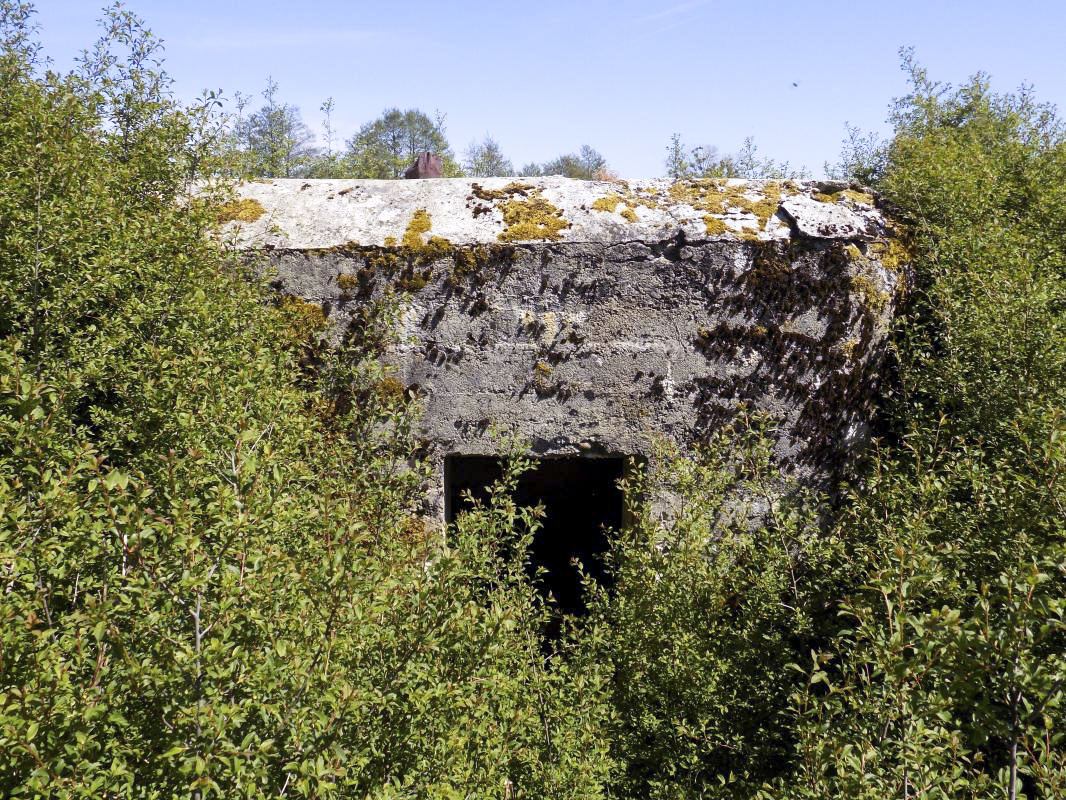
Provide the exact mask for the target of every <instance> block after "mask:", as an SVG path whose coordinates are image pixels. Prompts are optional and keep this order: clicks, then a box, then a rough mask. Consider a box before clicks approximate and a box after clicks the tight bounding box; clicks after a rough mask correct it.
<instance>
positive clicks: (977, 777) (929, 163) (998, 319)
mask: <svg viewBox="0 0 1066 800" xmlns="http://www.w3.org/2000/svg"><path fill="white" fill-rule="evenodd" d="M904 68H905V69H906V70H907V71H908V72H909V74H910V77H911V82H912V92H911V94H909V95H908V96H907V97H904V98H902V99H901V100H899V101H897V103H896V105H895V109H894V112H893V121H894V123H895V127H896V132H895V136H894V138H893V139H892V140H891V141H890V142H889V143H888V144H887V145H886V148H885V150H884V151H883V152H882V153H881V154H879V156H878V158H879V159H882V161H883V165H884V166H883V172H882V174H881V177H880V179H879V188H880V189H881V190H882V191H883V192H884V194H885V197H886V199H887V200H888V201H890V202H891V204H892V205H893V206H894V208H895V213H896V214H897V215H898V216H899V218H900V219H901V220H903V221H904V222H905V223H906V224H907V229H908V231H909V233H910V237H911V250H912V252H913V254H914V257H915V259H914V285H913V287H912V290H911V298H912V301H911V304H910V308H909V309H908V312H907V314H906V316H905V317H904V318H903V319H902V320H901V324H900V332H899V336H898V347H897V358H898V373H899V381H898V388H897V391H896V392H895V394H894V396H893V397H891V398H890V399H889V400H888V402H887V404H886V411H887V414H888V417H889V424H888V425H887V426H886V433H887V434H888V436H887V438H886V439H885V441H884V442H883V443H882V446H881V447H880V448H879V449H878V450H877V451H876V453H875V459H874V460H875V463H874V469H873V471H872V473H871V474H870V475H869V477H868V478H867V480H866V481H865V483H864V484H863V485H862V486H861V488H859V489H857V490H856V491H855V493H854V496H853V498H852V502H851V503H850V504H849V505H848V507H847V509H846V513H844V514H843V515H842V517H841V519H840V522H839V526H838V527H839V531H840V534H839V535H840V536H841V537H847V540H848V541H849V542H850V543H851V546H852V547H853V548H854V564H855V569H856V571H857V574H859V575H862V576H864V581H863V583H864V585H863V586H861V587H859V588H855V589H853V590H851V591H849V592H847V593H846V594H845V595H844V596H843V598H842V601H841V609H842V613H843V614H844V615H845V620H846V624H845V626H844V628H843V629H842V631H841V632H840V634H839V635H838V637H837V639H836V641H835V642H834V643H833V644H832V646H830V647H828V648H826V649H825V650H824V651H823V652H820V653H817V654H816V655H815V657H814V665H813V668H812V670H811V672H810V687H809V689H808V690H807V691H805V692H802V693H799V694H798V695H797V696H796V699H795V708H796V711H797V712H798V715H799V716H798V719H799V721H800V731H801V734H800V735H801V739H802V746H801V748H800V752H801V757H800V758H799V759H798V761H797V775H796V776H795V778H794V780H793V781H792V782H790V783H789V784H788V789H787V791H785V790H784V789H782V788H781V787H778V793H781V792H782V791H785V793H786V794H788V795H790V796H804V797H806V796H810V797H825V796H830V795H832V796H839V795H846V796H850V797H871V798H873V797H887V796H902V797H918V796H921V797H992V796H995V797H1002V796H1004V794H1006V795H1007V796H1008V797H1011V798H1013V797H1016V796H1020V795H1025V796H1028V797H1031V798H1051V797H1058V796H1061V795H1062V793H1063V791H1064V780H1066V771H1064V766H1066V764H1064V761H1063V755H1062V752H1061V737H1062V735H1063V726H1064V724H1066V719H1064V715H1063V710H1064V709H1063V692H1062V690H1063V682H1064V680H1066V658H1064V655H1066V649H1064V645H1066V639H1064V630H1063V601H1064V589H1066V573H1064V563H1066V562H1064V560H1063V556H1064V551H1063V545H1064V533H1066V529H1064V520H1066V515H1064V514H1063V511H1064V506H1066V493H1064V492H1066V489H1064V483H1063V477H1064V475H1066V416H1064V414H1063V401H1064V399H1066V380H1064V378H1066V330H1064V327H1066V326H1064V310H1066V270H1064V268H1063V264H1066V229H1064V228H1063V226H1062V225H1061V224H1060V222H1059V221H1061V220H1062V219H1063V218H1064V214H1066V191H1064V189H1063V187H1064V185H1066V138H1064V131H1063V126H1062V123H1061V122H1060V121H1059V120H1058V118H1057V117H1056V115H1055V112H1054V110H1053V109H1052V108H1049V107H1046V106H1041V105H1038V104H1037V103H1036V102H1035V101H1034V100H1033V98H1032V95H1031V94H1030V92H1029V91H1028V90H1022V91H1020V92H1018V93H1015V94H1007V95H999V94H995V93H993V92H992V91H991V90H990V89H989V86H988V83H987V79H986V78H985V77H984V76H981V75H978V76H976V77H974V78H973V79H972V80H971V81H970V82H969V83H968V84H966V85H964V86H961V87H958V88H952V87H949V86H943V85H940V84H937V83H934V82H932V81H930V80H929V79H928V77H927V75H926V73H925V71H924V70H923V69H921V67H920V66H918V65H917V64H916V63H915V62H914V60H913V56H912V55H911V54H910V53H905V54H904Z"/></svg>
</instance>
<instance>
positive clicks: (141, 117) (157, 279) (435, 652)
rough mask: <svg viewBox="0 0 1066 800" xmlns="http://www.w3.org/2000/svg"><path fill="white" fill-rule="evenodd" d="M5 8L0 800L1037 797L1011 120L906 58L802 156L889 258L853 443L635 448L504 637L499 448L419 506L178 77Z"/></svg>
mask: <svg viewBox="0 0 1066 800" xmlns="http://www.w3.org/2000/svg"><path fill="white" fill-rule="evenodd" d="M31 19H32V17H31V9H30V8H29V7H28V6H27V5H26V4H25V3H22V2H19V1H18V0H0V45H2V52H0V293H2V297H0V585H2V590H0V791H2V793H3V794H4V795H5V796H12V797H31V796H33V797H38V796H55V797H74V796H79V797H98V796H140V797H171V796H196V797H207V796H210V795H218V796H227V797H230V796H232V797H238V796H265V795H274V796H301V797H319V796H340V797H381V798H385V797H553V798H555V797H575V798H576V797H581V798H585V797H607V796H611V797H630V798H649V797H650V798H697V797H699V798H709V797H721V798H743V797H749V798H754V797H764V798H766V797H782V798H790V797H797V798H798V797H807V798H829V797H839V796H846V797H868V798H883V797H901V798H916V797H923V798H932V797H944V798H948V797H951V798H955V797H974V798H977V797H982V798H983V797H1003V796H1007V797H1012V798H1013V797H1020V796H1026V797H1029V798H1033V799H1034V800H1035V798H1042V799H1044V798H1053V797H1059V796H1062V795H1063V794H1064V793H1066V763H1064V760H1066V759H1064V756H1063V753H1062V736H1063V725H1064V724H1066V719H1064V716H1066V710H1064V703H1063V685H1064V682H1066V641H1064V631H1063V612H1064V607H1063V602H1064V597H1066V595H1064V590H1066V574H1064V571H1066V553H1064V551H1063V544H1064V533H1066V531H1064V519H1066V515H1064V513H1063V512H1064V505H1066V492H1064V488H1063V481H1064V480H1066V420H1064V413H1063V407H1064V402H1063V401H1064V399H1066V398H1064V395H1066V384H1064V376H1066V335H1064V334H1066V331H1064V330H1063V328H1064V322H1063V320H1064V312H1066V268H1064V264H1066V227H1064V225H1063V220H1064V219H1066V135H1064V131H1063V127H1062V125H1061V123H1060V122H1059V120H1058V118H1057V116H1056V114H1055V113H1054V111H1053V110H1052V109H1049V108H1046V107H1043V106H1040V105H1039V104H1037V103H1036V102H1035V101H1034V100H1033V98H1032V96H1031V94H1030V93H1029V92H1027V91H1021V92H1018V93H1014V94H1008V95H999V94H995V93H993V92H992V91H991V90H990V89H989V86H988V84H987V81H986V80H985V79H984V78H983V77H981V76H978V77H976V78H975V79H974V80H973V81H971V82H970V83H969V84H967V85H965V86H962V87H958V88H952V87H947V86H941V85H938V84H936V83H934V82H931V81H930V80H929V79H928V78H927V76H926V75H925V73H924V72H923V70H922V69H921V68H920V67H919V66H917V65H916V64H915V63H914V62H913V60H912V59H911V58H910V56H909V55H907V56H906V57H905V61H904V66H905V68H906V69H907V71H908V73H909V76H910V78H911V83H912V92H911V94H909V95H908V96H907V97H904V98H902V99H900V100H899V101H897V103H896V105H895V107H894V112H893V118H892V121H893V123H894V126H895V133H894V136H893V138H892V139H891V140H890V141H888V142H886V143H883V144H878V143H876V142H874V141H873V140H871V139H869V138H863V137H860V136H858V135H857V134H856V133H855V132H853V133H852V136H851V139H850V141H851V147H850V148H849V149H848V151H847V152H845V154H844V157H843V159H842V162H841V165H840V166H839V168H838V170H839V173H840V174H841V175H846V176H848V177H853V178H856V179H861V180H862V181H863V182H870V183H873V184H874V185H875V186H876V188H878V189H879V190H880V191H881V193H882V196H883V198H884V200H885V202H886V206H887V208H888V209H889V210H890V211H891V213H892V215H893V216H894V218H895V219H896V221H897V223H898V225H899V226H900V229H901V231H903V232H905V235H906V243H907V247H908V249H909V251H910V254H911V256H912V262H913V264H912V267H911V271H910V273H909V275H908V280H909V287H908V296H907V303H906V305H905V307H904V310H903V313H902V315H901V318H900V322H899V328H898V330H897V332H896V335H895V347H894V351H893V360H892V364H891V367H892V370H893V376H892V380H891V381H889V382H888V383H889V385H890V386H891V387H892V388H891V392H890V394H889V395H888V396H886V397H885V400H884V403H883V408H882V410H881V416H880V419H879V420H878V431H879V435H880V439H879V441H878V443H877V445H876V446H875V447H874V448H873V450H872V452H871V454H870V459H869V464H868V465H867V471H866V472H864V473H863V474H862V475H861V476H860V478H859V479H858V480H857V482H856V484H855V486H853V487H850V488H845V490H844V491H843V492H842V495H841V496H840V497H838V498H836V499H835V500H834V502H833V504H832V505H830V504H829V503H828V502H826V501H824V500H821V499H819V498H816V497H811V496H808V495H805V494H803V493H801V492H799V491H791V492H785V493H783V492H782V489H783V488H786V487H787V484H786V483H785V482H784V480H783V478H782V476H780V475H777V474H775V473H774V471H773V470H772V469H771V466H770V465H771V460H770V458H769V454H768V450H767V444H766V440H765V439H764V437H763V426H764V425H765V424H767V423H766V422H765V421H764V420H761V419H759V418H758V417H752V418H751V419H745V418H743V417H741V418H740V419H739V420H738V424H737V425H736V426H735V427H733V428H731V429H729V430H726V431H722V432H721V433H720V434H719V435H718V437H717V438H716V439H715V440H714V441H712V442H709V443H708V447H707V448H706V450H705V451H703V452H695V453H687V454H679V453H666V452H664V453H663V454H662V456H661V457H660V458H659V459H658V460H657V463H658V464H659V465H660V466H659V468H658V470H657V471H656V472H655V473H654V474H644V473H642V472H641V471H640V470H635V471H634V474H633V475H632V477H631V478H630V479H629V482H628V484H627V487H626V488H627V496H628V497H629V502H630V508H629V513H628V514H627V523H626V525H625V526H624V529H623V530H622V531H619V532H618V533H617V535H616V536H615V537H614V547H613V549H612V552H611V555H610V558H609V567H610V569H611V572H612V577H613V580H614V583H613V587H612V589H611V591H607V590H605V589H603V588H600V587H598V586H596V585H595V584H594V583H592V582H590V583H589V584H588V586H587V589H588V593H589V615H588V616H587V617H585V618H583V619H580V620H571V621H570V622H569V623H568V624H567V625H566V626H565V630H564V632H563V634H562V635H561V637H560V638H559V639H557V640H555V641H554V642H551V643H549V644H545V642H544V641H543V639H542V635H543V633H544V631H545V630H546V629H547V628H549V627H550V623H551V614H552V611H551V608H550V607H549V606H548V605H547V604H546V603H545V601H544V600H543V599H542V598H541V596H540V594H539V593H538V591H537V586H536V582H535V580H533V581H531V579H530V578H529V577H528V573H527V569H526V564H525V558H526V554H527V552H528V549H529V545H530V542H531V541H532V537H533V536H535V535H536V530H537V515H536V513H535V512H534V511H531V510H529V509H522V508H517V507H516V506H515V504H514V503H513V501H512V500H511V499H510V495H509V493H508V490H509V488H510V487H512V486H513V485H514V481H515V479H516V475H517V473H518V471H519V470H521V469H522V468H523V459H522V458H521V455H520V450H519V451H516V454H515V456H514V458H513V459H512V464H513V466H512V469H511V470H510V471H509V472H508V474H507V476H506V477H505V478H504V480H503V482H502V483H501V484H500V485H498V486H497V487H496V488H495V489H494V491H493V492H492V494H491V497H490V499H489V501H488V502H486V503H484V504H481V505H476V506H475V508H474V510H473V511H472V512H470V513H468V514H465V515H462V516H461V517H460V519H459V521H458V523H457V524H456V525H455V527H454V530H452V531H450V532H449V535H448V537H447V539H446V540H444V539H443V537H439V536H436V535H430V534H429V532H427V531H426V530H425V529H424V527H423V524H422V522H421V521H420V519H419V518H418V517H417V515H416V514H415V513H414V512H415V509H416V507H417V499H418V498H417V495H418V491H419V486H420V484H421V482H422V479H423V476H424V471H423V466H422V465H421V464H420V462H419V461H418V459H417V457H416V455H415V454H416V452H417V448H416V444H417V443H416V441H415V439H414V436H413V431H414V424H415V422H416V419H417V407H416V404H415V403H414V402H413V401H412V399H411V398H410V397H408V396H405V394H404V393H403V392H402V391H396V390H395V385H396V382H395V380H390V378H391V376H390V375H389V373H388V370H387V369H386V368H385V367H383V366H382V364H381V362H380V359H379V355H380V347H381V344H382V342H383V341H384V340H385V339H387V337H388V336H389V335H390V334H389V330H390V326H389V320H390V318H391V316H392V314H393V313H394V311H395V309H394V308H393V307H392V305H391V304H390V303H389V302H388V301H387V300H386V301H384V302H383V303H381V304H380V305H379V306H373V307H368V308H367V325H365V326H364V327H363V329H362V330H361V333H360V335H355V336H353V337H351V339H350V341H348V342H346V344H345V345H344V346H341V347H339V348H329V347H327V346H326V344H325V342H324V341H323V339H322V338H321V336H320V334H321V332H322V329H323V326H324V324H325V320H324V318H323V316H322V311H321V309H319V308H318V307H316V306H311V305H308V304H304V303H302V302H301V301H299V300H298V299H296V298H286V297H280V298H279V297H275V296H274V295H273V294H272V293H271V292H269V291H268V290H267V289H266V288H265V287H264V286H263V282H262V276H261V275H260V274H259V265H256V264H254V263H252V264H250V263H248V262H247V261H246V260H243V259H240V258H238V257H237V256H236V255H235V254H234V253H233V252H232V251H231V250H229V249H228V248H227V247H226V243H225V242H223V241H220V240H219V239H218V235H217V227H218V226H217V222H218V220H219V213H220V204H222V203H224V202H225V200H226V199H227V196H226V187H225V186H224V185H216V184H215V183H213V182H212V179H213V178H215V177H217V176H218V175H220V174H232V173H234V172H236V173H238V174H239V173H241V172H243V171H245V170H244V168H240V167H235V166H234V161H233V160H232V156H233V140H232V138H231V137H232V129H230V128H227V127H226V125H224V124H223V123H222V122H221V121H220V119H219V117H218V116H217V115H216V113H215V108H214V106H215V100H214V98H212V97H207V98H205V99H204V102H203V103H202V104H200V105H198V106H195V107H191V108H185V107H181V106H179V105H178V104H176V103H175V102H174V101H173V99H172V98H171V96H170V94H169V92H168V83H167V80H166V78H165V76H164V75H163V73H162V72H161V71H160V69H159V65H158V53H159V51H158V45H157V43H156V41H155V40H154V39H153V37H152V36H151V34H149V33H148V32H147V31H146V30H145V29H144V28H143V26H141V25H140V23H139V22H138V20H137V19H136V18H135V17H133V16H132V15H130V14H128V13H127V12H125V11H124V10H122V8H121V7H118V6H116V7H115V8H113V9H112V10H111V12H110V13H109V14H108V16H107V17H106V23H107V27H106V31H105V36H104V38H103V40H102V41H101V43H100V45H99V46H98V47H96V48H95V49H94V50H91V51H90V52H89V53H88V54H87V56H86V57H85V59H84V60H83V62H82V64H81V65H80V68H79V69H78V70H77V71H76V72H74V73H72V74H69V75H58V74H55V73H52V72H47V71H44V70H43V69H42V68H41V65H40V64H39V63H38V59H37V50H36V45H35V44H34V41H33V38H32V34H33V31H32V26H31V24H30V22H31ZM267 100H268V104H267V107H265V110H264V111H261V112H257V113H259V116H256V115H254V114H253V115H252V116H250V117H249V118H248V124H249V125H252V126H253V127H255V126H258V127H259V128H262V129H263V130H266V127H269V126H270V125H273V124H274V123H277V129H278V131H280V134H279V136H281V137H282V138H279V139H278V141H283V137H284V136H285V135H289V134H291V133H292V130H291V128H292V123H294V122H298V115H294V113H293V109H291V108H290V107H287V106H284V105H282V104H280V103H277V102H276V101H275V100H274V99H273V96H271V97H268V98H267ZM271 108H273V111H271V114H273V116H271V114H268V113H266V111H267V110H270V109H271ZM397 113H400V112H397ZM386 116H387V115H386ZM401 116H403V115H402V114H401ZM423 116H424V115H423ZM394 121H395V120H394ZM401 123H402V120H400V121H399V122H397V125H399V126H400V127H402V124H401ZM430 124H431V125H432V123H430ZM264 126H266V127H264ZM260 132H261V131H260ZM246 133H247V141H248V142H252V141H255V142H258V143H259V144H257V145H256V146H257V147H260V145H261V147H260V149H261V150H262V153H260V155H263V156H264V157H267V156H270V155H271V150H270V141H271V140H270V139H268V138H260V139H254V137H253V133H254V135H255V136H258V135H259V132H254V131H253V130H252V129H251V128H249V129H248V130H247V131H246ZM297 139H299V140H300V141H297V142H296V147H297V150H299V148H301V147H306V146H307V144H308V141H307V139H306V136H303V137H302V138H301V137H297ZM379 139H380V137H378V138H374V137H371V136H369V135H368V137H366V142H365V143H366V146H367V147H368V148H369V147H370V146H371V144H373V142H377V141H379ZM381 141H385V140H384V139H381ZM397 141H399V140H397ZM386 144H387V142H386ZM490 144H491V145H493V147H492V148H490V147H489V145H490ZM401 145H402V143H401V144H398V145H397V147H401ZM249 146H250V145H249ZM382 146H383V147H384V146H386V145H382ZM478 147H479V146H477V145H475V146H474V147H472V148H471V151H470V154H469V163H470V164H471V165H474V164H475V161H477V159H480V161H477V165H476V166H473V167H472V168H474V169H477V170H479V171H484V172H486V173H491V172H498V171H500V169H501V167H500V164H501V163H502V162H504V161H505V159H503V157H502V154H501V153H500V152H499V149H498V147H496V146H495V143H494V142H492V140H491V139H489V138H487V139H486V140H485V143H484V144H483V145H481V146H480V148H481V149H480V150H478V149H477V148H478ZM352 148H355V144H354V143H353V145H352ZM587 149H588V150H589V151H590V152H588V153H584V152H583V153H581V154H577V155H575V156H573V159H574V160H575V163H576V164H577V166H578V167H586V166H587V167H588V168H589V169H593V168H595V169H603V167H604V164H603V163H601V162H602V157H600V156H599V154H598V153H595V151H593V150H592V149H591V148H587ZM489 150H491V152H487V151H489ZM294 152H295V151H294ZM368 152H369V151H368ZM390 152H391V151H390ZM397 152H399V151H397ZM305 155H306V152H305ZM394 155H395V154H394ZM671 155H672V157H673V158H674V162H673V163H674V166H676V167H677V169H678V170H689V172H686V173H685V175H689V174H695V173H692V172H691V171H692V170H695V171H696V172H698V173H699V174H704V173H705V171H706V169H707V168H711V167H714V168H723V169H724V168H725V167H723V162H722V161H721V160H717V161H715V159H711V161H713V162H714V163H713V164H712V163H711V161H706V159H705V161H706V163H704V162H699V163H697V161H698V159H700V158H704V156H703V154H701V153H697V152H696V151H688V150H687V149H686V148H684V147H683V145H682V144H681V142H680V139H679V138H678V139H675V142H674V144H673V146H672V154H671ZM750 155H751V165H750V166H751V168H752V169H755V168H758V167H759V165H760V164H761V165H762V166H764V167H766V166H767V164H770V166H771V167H772V166H775V165H773V164H772V162H763V161H757V160H755V157H754V150H752V151H751V154H750ZM475 156H476V157H477V158H475ZM489 156H491V158H490V157H489ZM271 157H272V156H271ZM403 157H404V158H406V155H404V156H403ZM330 158H331V159H333V158H334V156H333V155H332V153H331V154H330ZM389 158H392V159H393V160H392V161H391V162H390V163H392V164H393V168H394V169H393V171H395V169H398V168H399V166H402V163H401V162H402V158H401V156H400V155H395V157H393V155H390V156H389ZM582 159H584V161H582ZM597 159H599V160H597ZM490 162H491V164H490ZM578 162H581V163H578ZM264 163H266V162H264ZM279 163H280V162H279ZM330 163H331V164H334V166H335V165H336V163H339V162H338V161H336V160H334V161H331V162H330ZM730 163H732V162H730ZM715 164H717V167H715ZM701 165H702V166H701ZM305 166H306V165H305ZM533 166H535V165H533ZM776 166H778V167H779V166H780V165H776ZM269 168H270V169H274V167H269ZM537 168H538V169H540V167H537ZM730 168H733V167H730ZM767 168H769V167H767ZM264 169H265V168H264ZM277 169H288V167H284V166H278V167H277ZM294 169H304V166H298V167H295V168H294ZM331 169H332V167H331ZM678 177H682V175H681V174H680V173H679V175H678ZM205 181H206V182H205ZM194 186H195V187H196V191H195V192H194V191H192V187H194ZM649 496H659V497H672V498H674V499H676V500H677V507H676V508H674V509H673V510H672V511H671V513H669V514H659V513H653V509H652V508H651V507H650V506H648V505H646V504H645V503H644V502H643V498H645V497H649Z"/></svg>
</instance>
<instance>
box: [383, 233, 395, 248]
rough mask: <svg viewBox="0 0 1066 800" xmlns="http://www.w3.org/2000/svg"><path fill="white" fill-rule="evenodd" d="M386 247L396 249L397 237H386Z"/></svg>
mask: <svg viewBox="0 0 1066 800" xmlns="http://www.w3.org/2000/svg"><path fill="white" fill-rule="evenodd" d="M385 246H386V247H395V246H396V237H395V236H386V237H385Z"/></svg>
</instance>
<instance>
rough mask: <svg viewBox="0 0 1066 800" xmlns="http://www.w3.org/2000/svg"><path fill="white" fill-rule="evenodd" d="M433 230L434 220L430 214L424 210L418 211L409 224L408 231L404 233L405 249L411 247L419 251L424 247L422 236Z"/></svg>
mask: <svg viewBox="0 0 1066 800" xmlns="http://www.w3.org/2000/svg"><path fill="white" fill-rule="evenodd" d="M432 228H433V220H432V219H431V218H430V216H429V212H428V211H426V210H425V209H424V208H420V209H418V211H416V212H415V215H414V216H413V217H411V221H410V222H409V223H407V230H405V231H404V232H403V239H402V240H401V241H402V242H403V246H404V247H410V248H411V249H412V250H418V249H421V247H422V234H423V233H429V231H430V230H431V229H432Z"/></svg>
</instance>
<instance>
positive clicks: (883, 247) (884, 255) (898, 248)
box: [870, 238, 911, 273]
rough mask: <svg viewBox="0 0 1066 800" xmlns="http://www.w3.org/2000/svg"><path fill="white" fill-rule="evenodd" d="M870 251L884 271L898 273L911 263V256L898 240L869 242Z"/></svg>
mask: <svg viewBox="0 0 1066 800" xmlns="http://www.w3.org/2000/svg"><path fill="white" fill-rule="evenodd" d="M870 249H871V251H872V252H873V254H874V255H875V256H876V257H877V259H878V260H879V261H880V262H881V264H882V266H884V267H885V269H888V270H891V271H892V272H896V273H898V272H899V271H900V270H901V269H902V268H903V267H904V266H905V265H906V264H909V263H910V261H911V255H910V253H909V252H907V248H906V247H905V246H904V244H903V242H901V241H900V240H899V239H895V238H892V239H882V240H880V241H876V242H871V243H870Z"/></svg>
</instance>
